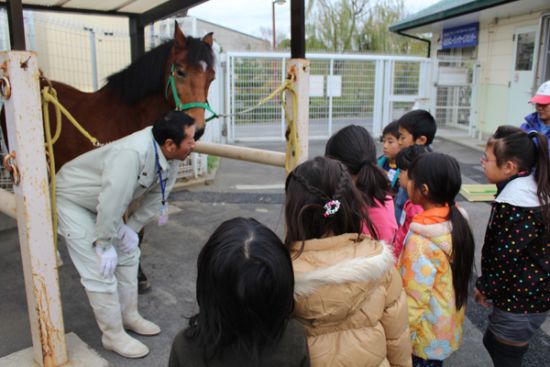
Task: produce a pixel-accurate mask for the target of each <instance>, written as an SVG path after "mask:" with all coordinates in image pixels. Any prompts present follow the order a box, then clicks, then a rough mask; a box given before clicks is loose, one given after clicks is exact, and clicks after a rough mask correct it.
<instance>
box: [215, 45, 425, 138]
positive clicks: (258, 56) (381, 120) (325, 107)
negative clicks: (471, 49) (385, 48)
mask: <svg viewBox="0 0 550 367" xmlns="http://www.w3.org/2000/svg"><path fill="white" fill-rule="evenodd" d="M288 57H289V55H288V54H284V53H245V52H232V53H228V54H227V55H226V58H225V67H224V70H225V75H226V96H227V99H226V106H225V110H226V113H228V114H231V116H230V117H229V119H228V120H227V121H226V123H227V131H228V134H227V135H228V140H229V141H230V142H236V141H263V140H265V141H276V140H284V138H285V129H286V126H285V119H284V110H283V109H282V106H281V101H280V99H279V97H278V96H277V97H276V98H274V99H272V100H270V101H269V102H267V103H265V104H264V105H262V106H260V107H258V108H256V109H255V110H253V111H251V112H249V113H245V114H239V111H243V110H245V109H248V108H250V107H252V106H254V105H256V104H257V103H258V101H259V100H261V99H262V98H264V97H265V96H267V95H269V94H270V93H271V91H273V90H274V89H276V88H277V87H278V86H279V85H280V84H281V83H282V82H283V80H284V77H285V74H284V73H285V71H286V65H285V60H286V59H287V58H288ZM307 58H308V60H309V61H310V99H309V137H310V139H326V138H328V137H329V136H330V135H332V133H333V132H334V131H337V130H338V129H340V128H342V127H344V126H346V125H349V124H356V125H361V126H364V127H365V128H367V129H368V130H369V131H370V132H371V133H372V134H374V135H379V134H380V132H381V129H382V127H383V126H385V125H386V124H388V123H389V122H391V121H392V120H393V119H395V118H397V117H399V116H400V115H402V114H403V113H404V112H406V111H408V110H410V109H411V108H412V107H413V105H414V104H415V103H416V102H418V100H428V99H429V97H428V96H429V79H430V70H431V69H430V66H431V61H430V60H429V59H424V58H414V57H398V56H395V57H388V56H370V55H330V54H308V55H307Z"/></svg>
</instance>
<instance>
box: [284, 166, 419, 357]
mask: <svg viewBox="0 0 550 367" xmlns="http://www.w3.org/2000/svg"><path fill="white" fill-rule="evenodd" d="M285 192H286V199H285V209H284V210H285V220H286V227H287V234H286V240H285V243H286V245H287V246H288V247H289V248H290V252H291V254H292V258H293V267H294V273H295V279H296V284H295V290H294V294H295V299H296V309H295V311H294V315H295V317H296V319H297V320H299V321H300V322H301V323H302V324H303V325H304V327H305V328H306V331H307V334H308V344H309V352H310V356H311V364H312V366H314V367H333V366H347V367H359V366H390V365H391V366H410V365H411V359H410V341H409V329H408V326H407V308H406V302H405V294H404V292H403V287H402V285H401V279H400V277H399V274H398V273H397V269H396V268H395V266H394V258H393V253H392V250H391V248H390V247H389V246H388V245H386V244H384V243H383V242H379V241H376V240H373V239H372V238H370V237H369V236H365V235H363V234H362V231H361V227H362V223H363V222H364V220H365V215H367V214H366V212H365V211H364V210H363V209H362V208H363V206H364V204H363V200H362V198H361V195H360V193H359V192H358V191H357V188H356V187H355V185H354V184H353V182H352V179H351V176H350V174H349V172H348V170H347V169H346V167H345V166H344V165H343V164H342V163H341V162H339V161H337V160H334V159H330V158H327V157H317V158H315V159H312V160H309V161H306V162H304V163H302V164H300V165H299V166H298V167H296V168H295V169H294V171H292V172H291V173H290V174H289V175H288V177H287V180H286V185H285Z"/></svg>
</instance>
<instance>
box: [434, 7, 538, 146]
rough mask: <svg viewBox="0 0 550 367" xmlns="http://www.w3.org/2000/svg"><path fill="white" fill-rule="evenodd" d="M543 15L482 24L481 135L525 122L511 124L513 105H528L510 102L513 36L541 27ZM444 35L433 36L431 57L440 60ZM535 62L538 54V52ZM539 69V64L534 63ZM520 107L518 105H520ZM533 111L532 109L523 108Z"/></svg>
mask: <svg viewBox="0 0 550 367" xmlns="http://www.w3.org/2000/svg"><path fill="white" fill-rule="evenodd" d="M540 18H541V13H539V12H533V13H532V14H526V15H521V16H514V17H508V18H500V19H492V20H491V21H481V22H480V25H479V38H478V40H479V43H478V46H477V62H478V63H479V70H478V72H479V74H478V75H479V78H478V85H477V101H476V102H477V103H475V104H476V105H477V110H478V114H477V116H478V133H481V134H482V135H483V136H487V135H491V134H492V133H493V132H494V131H495V130H496V128H497V127H498V126H499V125H503V124H511V125H516V126H519V125H520V124H521V122H522V121H508V106H509V105H510V104H519V103H522V104H523V103H524V104H527V100H525V101H511V100H510V98H509V83H510V81H511V78H512V75H513V68H514V41H513V36H514V33H515V32H516V29H517V28H521V27H528V26H536V27H538V26H539V23H540ZM440 42H441V33H433V34H432V50H431V57H432V58H434V59H435V58H437V51H438V49H440V47H441V45H440ZM535 58H536V51H535ZM534 62H535V65H534V66H536V60H535V61H534ZM518 106H519V105H518ZM520 107H521V108H525V109H526V110H527V111H530V107H529V106H525V105H521V106H520Z"/></svg>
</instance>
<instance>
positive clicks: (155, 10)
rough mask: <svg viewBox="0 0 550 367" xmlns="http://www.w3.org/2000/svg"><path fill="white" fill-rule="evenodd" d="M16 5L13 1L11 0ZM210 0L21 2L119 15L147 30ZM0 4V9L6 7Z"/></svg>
mask: <svg viewBox="0 0 550 367" xmlns="http://www.w3.org/2000/svg"><path fill="white" fill-rule="evenodd" d="M11 1H14V0H11ZM206 1H207V0H22V1H21V4H22V6H23V9H34V10H43V11H61V12H78V13H82V14H98V15H119V16H127V17H131V18H135V19H136V20H137V24H138V25H140V26H145V25H147V24H149V23H152V22H154V21H156V20H159V19H163V18H166V17H169V16H171V15H173V14H174V13H177V12H180V11H184V10H187V9H189V8H192V7H194V6H196V5H199V4H201V3H204V2H206ZM6 5H7V1H6V0H0V6H6Z"/></svg>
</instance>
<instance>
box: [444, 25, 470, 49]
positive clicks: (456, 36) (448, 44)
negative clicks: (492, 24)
mask: <svg viewBox="0 0 550 367" xmlns="http://www.w3.org/2000/svg"><path fill="white" fill-rule="evenodd" d="M478 33H479V23H471V24H466V25H461V26H458V27H453V28H446V29H443V37H441V39H442V41H441V44H442V48H443V49H444V50H445V49H448V48H463V47H471V46H477V35H478Z"/></svg>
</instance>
